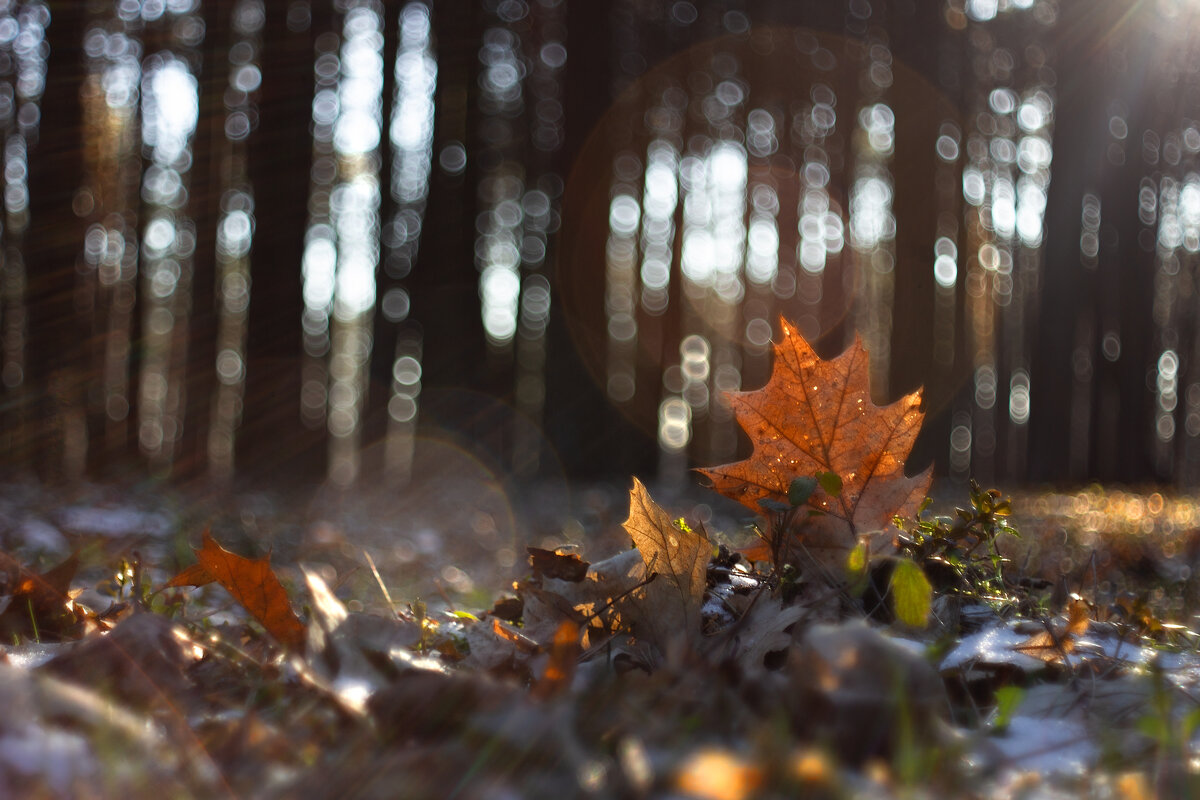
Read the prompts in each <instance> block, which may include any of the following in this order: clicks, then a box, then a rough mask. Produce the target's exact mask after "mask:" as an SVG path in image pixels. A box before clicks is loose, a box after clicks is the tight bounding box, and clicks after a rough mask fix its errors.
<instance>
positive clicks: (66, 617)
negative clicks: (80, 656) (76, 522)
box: [0, 552, 88, 641]
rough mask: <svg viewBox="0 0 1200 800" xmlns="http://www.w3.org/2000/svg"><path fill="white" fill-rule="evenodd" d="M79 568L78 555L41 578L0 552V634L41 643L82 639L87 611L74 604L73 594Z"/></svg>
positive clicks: (74, 555)
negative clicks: (72, 582) (74, 581)
mask: <svg viewBox="0 0 1200 800" xmlns="http://www.w3.org/2000/svg"><path fill="white" fill-rule="evenodd" d="M78 568H79V554H78V553H72V554H71V555H70V556H69V557H68V558H67V559H66V560H65V561H63V562H62V563H61V564H59V565H58V566H56V567H53V568H52V569H49V570H47V571H46V572H44V573H41V574H40V575H39V574H38V573H36V572H34V571H32V570H30V569H28V568H27V567H25V566H24V565H23V564H21V563H20V562H19V561H17V559H15V558H13V557H12V556H10V555H8V554H7V553H3V552H0V596H3V605H2V607H0V635H2V636H4V637H5V638H8V637H11V636H14V635H16V636H21V637H31V638H34V639H37V640H39V641H60V640H63V639H76V638H78V637H79V636H81V635H82V634H83V632H84V628H85V624H84V620H85V619H86V618H87V617H88V612H86V611H85V610H84V609H82V608H80V607H78V606H76V605H75V603H74V602H73V600H72V598H71V592H70V589H71V581H72V580H73V579H74V577H75V571H76V570H77V569H78Z"/></svg>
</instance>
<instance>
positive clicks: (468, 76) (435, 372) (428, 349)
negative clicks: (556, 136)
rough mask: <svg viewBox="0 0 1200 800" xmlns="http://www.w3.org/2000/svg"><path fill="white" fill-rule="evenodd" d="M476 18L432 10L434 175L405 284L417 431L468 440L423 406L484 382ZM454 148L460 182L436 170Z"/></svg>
mask: <svg viewBox="0 0 1200 800" xmlns="http://www.w3.org/2000/svg"><path fill="white" fill-rule="evenodd" d="M481 13H482V10H481V9H480V8H479V7H478V6H477V4H476V3H474V2H470V0H446V2H441V3H438V4H437V6H436V8H434V9H433V17H432V20H433V36H434V41H435V42H436V43H437V52H438V55H437V59H438V80H437V89H436V94H435V97H434V108H435V112H434V113H435V117H434V144H433V153H434V167H433V173H432V175H431V176H430V184H429V205H428V210H427V212H426V216H425V226H424V228H423V231H424V232H423V235H422V247H421V251H420V253H419V254H418V256H417V263H416V266H415V268H414V269H413V274H412V278H411V281H410V285H411V286H412V316H413V318H414V319H415V320H416V321H417V322H419V323H420V325H421V328H422V329H423V331H424V336H423V339H422V351H423V357H422V359H421V365H422V376H421V382H422V385H423V386H424V387H425V388H424V389H423V390H422V396H421V411H420V420H421V426H422V427H423V428H429V427H431V426H434V427H446V428H454V429H456V430H458V432H459V433H461V434H462V435H463V436H465V437H470V436H471V431H472V430H473V429H475V428H478V424H477V420H475V421H473V420H470V419H468V420H455V419H453V414H452V412H451V409H450V407H449V406H445V407H442V406H440V405H439V404H436V403H429V402H426V401H427V400H428V398H429V397H430V394H429V392H428V390H429V389H434V390H437V389H451V390H452V391H455V392H458V391H459V390H461V389H464V388H465V389H472V390H475V391H478V389H479V388H480V387H481V385H482V383H483V381H484V379H485V376H486V374H487V360H488V359H487V348H486V344H485V339H484V334H483V322H482V319H481V318H480V305H479V272H478V271H477V270H476V268H475V214H476V210H477V207H478V206H477V200H476V196H475V188H476V187H477V186H478V179H479V175H480V171H479V164H478V158H477V157H478V151H477V150H476V148H475V145H476V144H477V142H478V133H477V131H478V127H479V118H478V91H479V90H478V85H477V83H476V78H477V75H478V64H479V58H478V53H479V42H480V37H481V35H482V26H481V20H480V14H481ZM455 142H457V143H459V144H462V145H465V146H466V150H467V166H466V169H465V171H463V172H461V173H459V174H451V173H449V172H447V171H446V170H444V169H441V168H440V167H439V166H438V165H437V161H438V154H439V153H441V152H442V151H443V150H444V149H445V148H446V147H447V146H449V145H451V144H452V143H455ZM442 412H447V413H442Z"/></svg>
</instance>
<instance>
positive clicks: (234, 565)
mask: <svg viewBox="0 0 1200 800" xmlns="http://www.w3.org/2000/svg"><path fill="white" fill-rule="evenodd" d="M213 581H216V582H217V583H219V584H221V586H223V587H225V590H226V591H227V592H229V593H230V594H231V595H233V599H234V600H237V601H238V603H240V604H241V606H242V608H244V609H246V610H247V611H249V612H250V614H251V616H253V617H254V618H255V619H256V620H258V621H259V622H260V623H261V624H262V626H263V627H264V628H265V629H266V630H267V633H269V634H271V635H272V636H274V637H275V638H276V639H277V640H278V641H279V642H280V644H282V645H283V646H285V647H287V648H288V649H289V650H294V651H301V650H303V649H304V640H305V628H304V624H303V623H302V622H300V619H299V618H298V617H297V616H296V612H294V611H292V606H291V603H290V602H289V601H288V596H287V591H286V590H285V589H284V588H283V584H282V583H280V582H279V578H278V576H276V575H275V573H274V571H273V570H272V569H271V564H270V558H269V557H267V556H264V557H262V558H257V559H250V558H244V557H242V556H239V555H237V554H236V553H231V552H229V551H228V550H226V549H225V548H223V547H221V546H220V545H219V544H217V542H216V540H214V539H213V538H212V536H211V535H210V534H209V532H208V531H205V532H204V538H203V542H202V544H201V547H200V549H199V550H196V564H194V565H193V566H191V567H188V568H187V569H185V570H184V571H183V572H181V573H179V574H178V575H176V576H175V577H174V578H172V579H171V580H170V581H168V582H167V586H166V588H170V587H174V586H203V585H204V584H206V583H212V582H213Z"/></svg>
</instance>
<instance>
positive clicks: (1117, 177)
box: [1028, 0, 1154, 482]
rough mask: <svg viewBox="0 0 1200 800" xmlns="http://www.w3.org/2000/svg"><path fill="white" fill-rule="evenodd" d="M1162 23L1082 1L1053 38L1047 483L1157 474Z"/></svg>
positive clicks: (1145, 13)
mask: <svg viewBox="0 0 1200 800" xmlns="http://www.w3.org/2000/svg"><path fill="white" fill-rule="evenodd" d="M1153 15H1154V10H1153V9H1152V8H1150V7H1146V8H1142V9H1140V10H1139V9H1137V8H1131V7H1130V6H1129V5H1128V4H1127V3H1125V2H1122V1H1121V0H1104V2H1098V3H1086V4H1084V3H1070V4H1066V5H1064V6H1063V8H1062V10H1061V12H1060V17H1059V20H1058V23H1057V26H1056V28H1055V34H1054V37H1053V39H1052V40H1051V50H1052V52H1054V54H1055V59H1056V60H1055V69H1056V71H1057V75H1058V91H1057V100H1056V102H1057V108H1056V109H1055V115H1054V118H1055V123H1054V144H1053V148H1054V166H1053V168H1054V178H1053V180H1052V181H1051V183H1050V189H1049V195H1048V203H1047V209H1046V223H1045V242H1046V245H1045V259H1044V263H1045V268H1044V270H1043V276H1044V279H1043V281H1042V285H1041V287H1040V302H1041V310H1040V313H1039V315H1038V319H1037V327H1036V332H1035V333H1033V334H1031V335H1030V336H1029V341H1031V342H1033V343H1034V344H1033V345H1032V347H1031V350H1032V352H1031V360H1032V375H1031V396H1032V404H1031V408H1032V413H1031V417H1030V458H1029V471H1028V477H1029V478H1030V479H1032V480H1035V481H1055V482H1065V481H1068V480H1080V479H1083V478H1085V477H1086V478H1096V479H1100V480H1126V481H1128V480H1137V479H1144V478H1145V477H1147V476H1149V475H1150V474H1151V471H1152V463H1151V460H1150V457H1149V450H1150V447H1151V439H1150V436H1151V433H1150V430H1151V427H1150V402H1151V398H1150V393H1149V390H1148V389H1147V387H1146V370H1147V368H1149V367H1150V366H1151V365H1152V363H1153V361H1152V357H1151V354H1150V352H1149V351H1150V340H1149V337H1150V336H1151V327H1152V321H1151V293H1152V291H1153V270H1152V269H1151V266H1150V265H1151V264H1152V263H1153V254H1152V252H1148V251H1146V250H1144V249H1143V248H1142V247H1141V246H1140V245H1139V244H1138V228H1139V226H1140V223H1139V221H1138V216H1137V193H1138V182H1139V180H1140V176H1141V174H1142V170H1143V165H1142V164H1140V163H1139V162H1140V139H1141V135H1142V130H1143V128H1144V125H1138V124H1136V122H1137V121H1136V120H1135V117H1137V116H1140V113H1141V112H1139V111H1137V110H1138V109H1139V108H1140V107H1141V106H1142V105H1143V103H1142V99H1141V94H1142V92H1143V90H1144V87H1143V86H1142V85H1141V78H1142V76H1143V72H1144V69H1145V62H1146V59H1147V58H1148V57H1149V49H1150V46H1151V45H1152V43H1153V40H1152V39H1151V38H1149V37H1148V36H1147V32H1148V28H1147V24H1148V20H1147V19H1146V18H1147V17H1152V16H1153ZM1119 108H1123V109H1125V112H1124V115H1123V116H1124V119H1125V121H1126V123H1127V124H1128V123H1133V124H1129V125H1128V127H1129V135H1128V137H1127V139H1128V141H1126V142H1125V143H1124V144H1122V143H1120V142H1114V139H1113V137H1112V136H1111V135H1109V133H1108V131H1109V118H1110V117H1111V116H1113V115H1114V114H1115V113H1116V111H1117V109H1119ZM1131 112H1133V113H1132V114H1131ZM1113 145H1115V146H1116V147H1117V149H1118V150H1120V151H1121V152H1122V153H1123V154H1124V155H1123V156H1122V157H1121V160H1120V162H1119V163H1115V162H1113V161H1112V158H1113V157H1112V156H1110V151H1111V150H1112V146H1113ZM1089 193H1091V194H1094V195H1096V196H1097V197H1098V198H1099V199H1100V206H1101V210H1100V232H1099V237H1100V251H1099V255H1098V259H1097V264H1096V265H1095V266H1088V265H1085V264H1084V263H1083V262H1082V260H1081V254H1080V236H1081V234H1082V232H1083V231H1082V223H1081V215H1082V210H1083V198H1084V195H1085V194H1089ZM1089 322H1090V323H1091V325H1090V327H1091V335H1090V336H1088V335H1087V328H1088V323H1089ZM1081 324H1082V325H1083V326H1084V327H1083V328H1082V329H1081V328H1080V325H1081ZM1081 331H1082V332H1081ZM1106 333H1113V334H1115V335H1116V336H1117V337H1118V340H1119V341H1120V354H1119V356H1118V357H1116V358H1115V359H1111V358H1110V357H1106V356H1105V355H1104V354H1103V352H1102V349H1101V347H1100V343H1101V342H1102V340H1103V338H1104V336H1105V334H1106ZM1081 337H1083V338H1081ZM1110 352H1111V351H1110ZM1077 369H1079V370H1082V372H1081V373H1080V374H1079V375H1077V374H1076V370H1077ZM1079 391H1083V392H1087V393H1090V398H1089V407H1090V416H1091V420H1090V428H1089V434H1088V438H1089V442H1088V449H1089V458H1088V460H1087V461H1086V462H1077V463H1075V464H1072V463H1071V460H1070V459H1071V428H1072V424H1071V418H1072V413H1073V407H1072V396H1073V394H1074V393H1076V392H1079Z"/></svg>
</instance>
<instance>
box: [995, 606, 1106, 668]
mask: <svg viewBox="0 0 1200 800" xmlns="http://www.w3.org/2000/svg"><path fill="white" fill-rule="evenodd" d="M1091 617H1092V612H1091V609H1090V608H1088V604H1087V601H1086V600H1084V599H1083V598H1081V597H1076V598H1074V599H1073V600H1072V601H1071V603H1070V604H1069V606H1068V607H1067V624H1066V626H1065V627H1060V628H1058V629H1055V627H1054V626H1051V629H1050V630H1045V631H1040V632H1038V633H1035V634H1034V635H1033V636H1031V637H1029V638H1028V639H1027V640H1025V641H1024V642H1022V643H1021V644H1018V645H1016V646H1015V647H1013V649H1014V650H1016V651H1018V652H1021V653H1025V654H1026V655H1030V656H1033V657H1034V658H1037V659H1041V660H1042V661H1046V662H1052V661H1061V660H1062V659H1063V656H1066V655H1068V654H1069V653H1071V652H1072V651H1073V650H1074V649H1075V640H1076V639H1078V638H1079V637H1080V636H1082V635H1083V634H1085V633H1087V629H1088V624H1089V623H1090V621H1091ZM1060 626H1061V623H1060Z"/></svg>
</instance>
